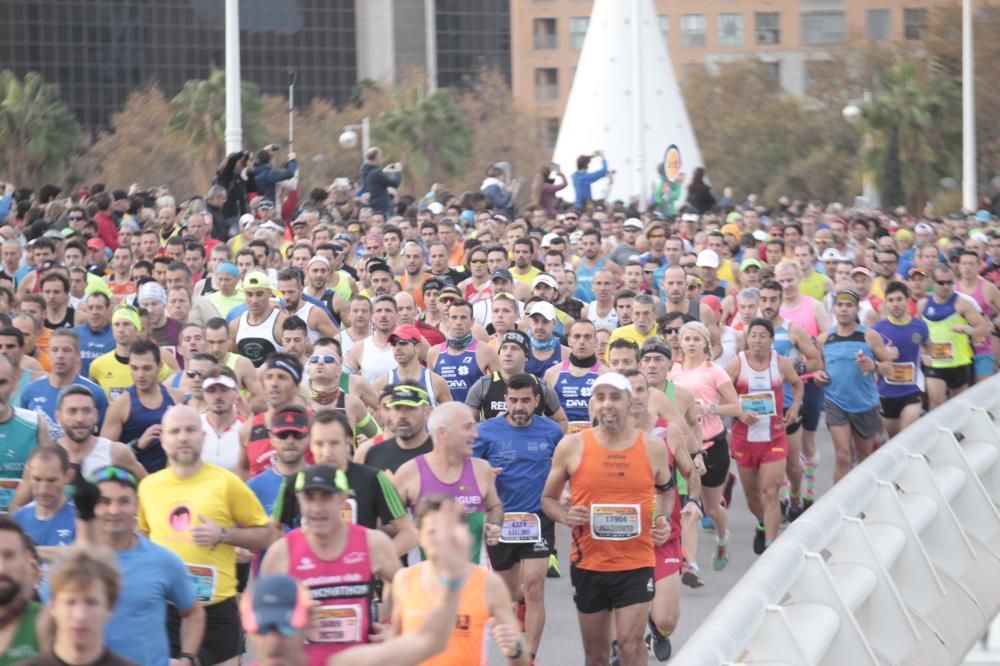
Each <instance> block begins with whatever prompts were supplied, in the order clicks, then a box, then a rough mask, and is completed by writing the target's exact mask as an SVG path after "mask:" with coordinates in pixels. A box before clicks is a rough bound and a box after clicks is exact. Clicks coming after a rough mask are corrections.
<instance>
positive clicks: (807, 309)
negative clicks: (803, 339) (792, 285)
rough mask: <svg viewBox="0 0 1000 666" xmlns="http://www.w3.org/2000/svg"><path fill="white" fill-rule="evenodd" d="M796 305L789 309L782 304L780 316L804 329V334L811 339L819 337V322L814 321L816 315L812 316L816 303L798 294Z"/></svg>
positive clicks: (812, 299) (808, 297) (811, 298)
mask: <svg viewBox="0 0 1000 666" xmlns="http://www.w3.org/2000/svg"><path fill="white" fill-rule="evenodd" d="M798 301H799V302H798V305H796V306H794V307H790V306H788V305H785V304H784V303H782V305H781V310H780V312H781V316H782V317H784V318H785V319H790V320H791V321H794V322H795V323H796V324H798V325H799V326H801V327H802V328H803V329H805V332H806V333H808V334H809V335H810V336H812V337H814V338H815V337H817V336H819V333H820V331H819V322H818V321H816V315H815V314H814V308H815V307H816V303H818V301H817V300H816V299H815V298H813V297H811V296H806V295H805V294H799V299H798Z"/></svg>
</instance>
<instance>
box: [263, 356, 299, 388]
mask: <svg viewBox="0 0 1000 666" xmlns="http://www.w3.org/2000/svg"><path fill="white" fill-rule="evenodd" d="M264 367H265V368H267V369H269V370H270V369H271V368H277V369H279V370H284V371H285V372H287V373H288V374H290V375H291V376H292V379H294V380H295V383H296V384H298V383H300V382H301V381H302V371H301V370H299V369H297V368H296V367H295V366H294V365H292V364H291V363H289V362H288V361H286V360H285V359H283V358H269V359H267V361H265V362H264Z"/></svg>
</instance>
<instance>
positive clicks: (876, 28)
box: [867, 9, 891, 42]
mask: <svg viewBox="0 0 1000 666" xmlns="http://www.w3.org/2000/svg"><path fill="white" fill-rule="evenodd" d="M890 16H891V14H890V13H889V10H888V9H869V10H868V14H867V26H868V39H870V40H871V41H873V42H887V41H889V37H890V36H889V20H890Z"/></svg>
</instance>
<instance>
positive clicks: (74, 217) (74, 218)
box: [66, 215, 83, 222]
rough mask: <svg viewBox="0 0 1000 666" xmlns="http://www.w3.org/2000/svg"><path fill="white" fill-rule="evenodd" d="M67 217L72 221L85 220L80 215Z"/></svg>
mask: <svg viewBox="0 0 1000 666" xmlns="http://www.w3.org/2000/svg"><path fill="white" fill-rule="evenodd" d="M66 219H67V220H69V221H70V222H81V221H82V220H83V218H82V217H80V216H79V215H70V216H69V217H68V218H66Z"/></svg>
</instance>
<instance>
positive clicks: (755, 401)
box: [740, 391, 778, 418]
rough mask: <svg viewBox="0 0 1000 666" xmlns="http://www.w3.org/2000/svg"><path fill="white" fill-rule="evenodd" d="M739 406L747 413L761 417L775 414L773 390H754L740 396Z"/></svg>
mask: <svg viewBox="0 0 1000 666" xmlns="http://www.w3.org/2000/svg"><path fill="white" fill-rule="evenodd" d="M740 408H741V409H742V410H743V411H744V412H747V413H748V414H753V415H754V416H759V417H761V418H765V417H769V416H774V415H775V414H777V413H778V412H777V410H776V409H775V404H774V391H756V392H754V393H744V394H743V395H741V396H740Z"/></svg>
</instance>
